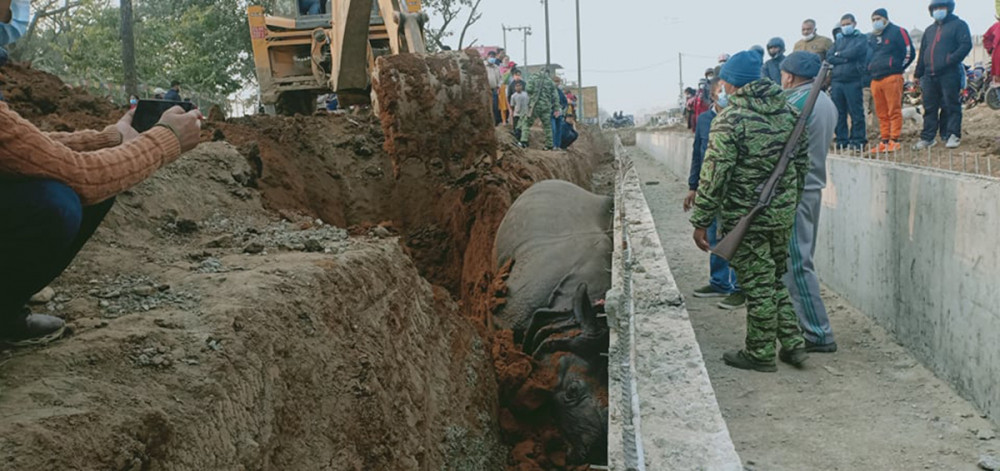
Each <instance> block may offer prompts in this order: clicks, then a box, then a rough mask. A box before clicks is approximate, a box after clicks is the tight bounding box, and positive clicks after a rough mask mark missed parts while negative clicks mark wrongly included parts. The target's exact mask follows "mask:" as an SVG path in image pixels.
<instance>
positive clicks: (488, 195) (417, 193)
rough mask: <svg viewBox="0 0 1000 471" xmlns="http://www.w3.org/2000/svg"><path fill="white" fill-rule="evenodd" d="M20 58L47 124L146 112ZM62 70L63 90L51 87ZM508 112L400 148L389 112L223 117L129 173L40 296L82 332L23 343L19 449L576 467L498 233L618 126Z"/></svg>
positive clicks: (16, 378)
mask: <svg viewBox="0 0 1000 471" xmlns="http://www.w3.org/2000/svg"><path fill="white" fill-rule="evenodd" d="M8 68H9V66H8ZM8 68H5V69H4V71H3V72H4V74H5V75H4V77H3V83H2V88H0V89H2V90H3V92H4V93H5V94H6V95H7V96H8V98H9V99H10V98H11V95H13V98H14V99H12V100H11V104H12V106H13V107H14V109H15V110H24V112H25V114H26V115H27V116H28V117H29V118H30V119H32V120H33V121H34V122H35V123H36V124H37V125H39V126H40V127H42V128H43V129H50V130H75V129H83V128H93V127H101V126H103V125H106V124H108V123H110V122H114V121H115V120H116V119H117V118H118V117H119V115H120V114H121V113H122V112H123V111H120V110H115V109H114V107H113V106H111V105H110V104H108V103H105V102H104V101H102V100H101V99H96V98H89V97H87V96H86V95H85V94H82V92H79V91H76V90H72V89H69V88H66V87H65V86H63V85H62V84H61V83H59V82H58V79H55V78H54V77H51V76H47V75H45V74H41V73H39V72H37V71H33V70H31V69H28V68H25V67H22V66H18V67H15V68H13V69H11V70H8ZM50 82H51V83H50ZM37 84H42V85H44V86H42V85H37ZM45 91H49V92H50V95H48V96H49V97H50V98H49V99H50V100H52V101H53V102H54V103H55V106H54V107H51V106H44V107H39V106H36V98H37V97H38V96H40V95H39V94H41V93H43V92H45ZM87 103H90V104H89V105H88V104H87ZM75 113H80V114H79V115H77V114H75ZM67 116H69V117H71V119H69V120H67ZM57 121H58V122H57ZM60 122H61V123H64V124H65V125H64V126H62V125H60V124H59V123H60ZM60 126H62V127H60ZM495 136H496V137H495V139H496V142H497V143H498V144H497V149H498V150H497V152H496V154H495V155H493V156H489V158H483V159H477V158H473V159H472V160H471V161H469V160H468V159H460V160H461V162H460V164H456V162H444V161H441V159H435V158H425V159H419V158H410V159H406V160H405V161H401V162H398V164H397V165H394V163H396V162H394V161H393V159H392V157H390V155H389V154H387V153H386V151H385V148H384V146H383V140H384V137H383V134H382V128H381V126H380V123H379V122H378V121H377V120H376V118H374V117H358V116H346V115H329V116H314V117H301V116H300V117H294V118H284V117H251V118H243V119H237V120H232V121H230V122H210V123H207V124H206V129H205V133H204V140H205V141H206V143H204V144H203V145H202V146H201V147H199V148H198V149H197V150H195V151H194V152H191V153H189V154H187V155H185V156H184V157H183V158H182V159H180V160H179V161H178V162H176V163H174V164H172V165H171V166H169V167H167V168H165V169H162V170H161V171H160V172H159V173H157V175H156V176H154V177H153V178H152V179H150V180H149V181H147V182H146V183H143V184H142V185H140V186H138V187H136V188H135V189H133V190H130V191H128V192H126V193H124V194H122V195H120V196H119V198H118V202H117V204H116V206H115V209H114V210H113V211H112V213H111V214H110V215H109V217H108V219H107V221H106V222H105V224H104V225H102V227H101V229H100V230H99V231H98V233H97V235H96V236H95V238H94V239H93V240H92V241H91V242H90V243H89V244H88V245H87V246H86V247H85V249H84V251H83V252H82V253H81V255H80V257H78V259H77V260H76V261H75V262H74V264H73V266H72V267H71V268H70V269H69V270H68V271H67V273H66V274H65V275H64V276H62V277H61V278H60V279H59V280H57V282H56V283H55V284H54V286H53V287H54V288H55V291H56V295H55V297H54V299H53V300H52V301H51V302H49V303H48V304H46V305H42V306H36V307H35V309H36V310H38V311H49V312H53V313H56V314H59V315H63V316H65V317H66V318H67V320H68V321H70V323H71V325H72V327H73V328H74V331H75V335H74V336H73V337H71V338H69V339H66V340H64V341H61V342H58V343H56V344H54V345H51V346H48V347H45V348H40V349H35V350H20V351H5V352H0V378H2V381H0V384H2V385H3V386H2V387H0V421H2V422H3V423H4V424H5V426H4V427H0V462H3V463H5V466H10V467H12V469H52V468H59V469H87V468H99V469H136V470H138V469H366V470H367V469H461V470H477V469H483V470H495V469H502V468H504V467H506V466H510V467H511V468H510V469H518V470H528V469H560V464H561V463H564V453H563V452H562V451H561V450H560V449H559V443H560V440H559V436H558V433H557V432H556V431H555V429H554V428H552V427H550V426H549V427H548V428H545V427H546V426H545V425H544V420H545V419H544V414H542V413H538V414H534V416H535V417H539V419H538V423H540V424H543V425H539V428H538V430H535V428H533V427H532V425H533V424H530V423H524V422H523V420H524V415H523V414H519V417H518V418H517V419H516V420H515V419H514V414H513V413H511V412H510V411H511V410H523V409H524V408H529V409H530V410H534V411H544V409H543V407H544V404H545V402H546V400H547V398H548V395H547V392H548V391H550V390H551V387H552V385H553V383H552V378H553V377H554V376H552V373H551V371H550V370H549V369H548V368H547V367H546V365H538V364H532V363H531V362H530V361H529V362H528V364H525V363H524V360H525V359H526V358H525V357H523V356H520V355H518V351H517V347H516V346H514V345H513V344H512V343H510V344H506V350H504V348H502V347H501V346H502V345H505V343H504V340H503V339H504V338H506V337H505V336H506V335H507V334H506V333H504V332H499V333H495V332H493V331H492V330H491V329H490V325H491V324H490V315H491V312H492V311H493V309H494V308H495V307H496V306H497V304H498V303H501V302H502V292H503V288H502V286H503V283H502V280H501V279H499V278H498V277H497V276H496V267H494V266H493V261H492V251H493V235H494V234H495V231H496V228H497V227H498V226H499V224H500V221H501V220H502V218H503V215H504V214H505V212H506V210H507V208H508V207H509V206H510V204H511V203H512V202H513V200H514V199H515V198H516V197H517V195H519V194H520V193H521V192H522V191H524V190H525V189H527V188H528V187H529V186H530V185H531V184H532V183H533V182H535V181H538V180H541V179H546V178H562V179H566V180H569V181H572V182H574V183H577V184H578V185H582V186H585V187H586V186H588V185H589V184H590V183H591V174H592V171H593V170H594V169H595V168H596V167H597V166H598V165H599V164H601V163H602V162H603V163H604V164H607V163H608V162H609V161H610V158H609V157H610V155H609V153H608V151H607V150H608V146H607V143H606V141H604V140H603V138H602V137H601V136H599V135H591V134H585V135H584V136H583V137H582V138H581V140H580V141H579V143H578V144H577V146H576V147H575V149H574V150H572V151H570V152H568V153H552V152H543V151H540V150H535V149H520V148H518V147H516V146H515V145H514V142H513V138H512V136H510V134H509V132H507V131H506V130H505V129H503V128H498V129H497V130H496V131H495ZM540 140H541V138H540V135H539V136H537V138H536V139H535V141H536V142H539V141H540ZM208 141H226V142H208ZM394 169H395V171H394ZM494 335H497V336H499V337H497V340H496V341H494ZM502 351H507V352H509V353H510V354H509V355H502V354H500V352H502ZM494 353H496V355H494ZM507 360H509V362H508V361H507ZM508 363H509V364H508ZM517 369H520V371H521V373H520V376H517V375H515V377H513V378H512V379H510V380H508V379H509V375H508V373H507V372H508V371H509V370H517ZM525 370H528V371H527V372H525ZM498 375H499V379H500V382H502V383H503V385H502V386H500V387H498V382H497V379H498ZM515 384H516V390H515V393H514V394H513V395H509V392H510V389H511V388H515V386H514V385H515ZM501 389H503V391H505V392H504V393H501V392H500V390H501ZM501 394H504V396H503V397H504V400H503V402H502V401H501V400H500V396H501ZM532 408H533V409H532ZM529 416H531V415H530V414H529ZM512 449H513V450H514V451H513V452H512V451H511V450H512ZM518 450H519V451H518ZM561 453H562V455H561ZM561 456H562V458H561Z"/></svg>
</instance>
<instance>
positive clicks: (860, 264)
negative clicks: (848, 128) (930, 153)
mask: <svg viewBox="0 0 1000 471" xmlns="http://www.w3.org/2000/svg"><path fill="white" fill-rule="evenodd" d="M691 141H692V139H691V138H690V137H688V136H687V135H684V134H677V133H639V135H638V136H637V145H638V146H639V147H640V148H642V149H644V150H646V151H647V152H649V153H650V154H651V155H653V156H655V157H656V158H657V159H658V160H660V161H661V162H663V163H664V164H666V165H667V166H668V167H669V168H670V169H671V170H672V171H673V172H674V173H676V174H677V175H678V176H683V177H685V178H686V176H687V174H688V173H687V172H688V170H687V168H688V166H689V165H690V150H688V149H690V144H691ZM685 147H687V148H688V149H685ZM827 170H828V175H829V179H830V182H829V185H828V187H827V189H826V191H825V192H824V194H823V210H822V211H823V213H822V217H821V218H820V233H819V240H818V244H817V253H816V264H817V269H818V270H819V274H820V276H821V278H822V280H823V282H824V283H825V284H826V285H827V286H829V287H830V288H831V289H833V290H834V291H836V292H838V293H840V294H842V295H843V296H844V297H845V298H847V299H848V301H850V302H851V304H853V305H855V306H856V307H857V308H859V309H860V310H861V311H862V312H865V313H867V314H868V315H869V316H871V317H873V318H874V319H875V320H876V321H878V322H879V323H880V324H881V325H883V326H884V327H886V329H887V330H889V331H890V332H892V333H893V335H895V337H896V338H897V339H898V340H899V341H900V342H901V343H902V344H903V345H905V346H906V347H908V348H909V349H910V350H911V351H913V353H914V355H915V356H916V357H917V358H919V359H920V360H921V361H922V362H923V363H924V364H925V365H927V366H928V367H929V368H931V369H932V370H933V371H934V372H935V373H936V374H937V375H938V376H940V377H942V378H945V379H946V380H948V381H949V382H951V383H952V384H953V385H954V386H955V387H956V389H958V391H959V392H960V393H962V394H963V395H964V396H966V397H967V398H969V399H970V400H972V401H973V402H974V403H975V404H976V405H978V406H979V407H980V408H981V409H983V410H984V411H986V412H987V413H988V414H989V415H990V416H991V417H993V419H994V421H996V420H997V419H998V418H1000V235H998V234H1000V182H998V181H996V180H994V179H984V178H979V177H971V176H967V175H959V174H953V173H950V172H942V171H934V170H927V169H921V168H917V167H911V166H899V165H894V164H891V163H883V162H873V161H868V160H859V159H850V158H842V157H837V156H831V157H830V158H829V160H828V162H827ZM839 340H840V341H842V342H850V339H843V338H841V339H839Z"/></svg>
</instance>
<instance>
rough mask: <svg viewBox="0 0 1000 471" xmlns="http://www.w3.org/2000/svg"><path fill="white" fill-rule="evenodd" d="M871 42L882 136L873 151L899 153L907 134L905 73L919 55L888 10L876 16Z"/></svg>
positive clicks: (877, 111)
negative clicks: (904, 96) (904, 100)
mask: <svg viewBox="0 0 1000 471" xmlns="http://www.w3.org/2000/svg"><path fill="white" fill-rule="evenodd" d="M869 41H870V42H871V48H872V51H873V52H872V58H871V61H870V62H869V63H868V72H869V73H870V74H871V77H872V97H873V98H874V99H875V114H876V115H878V120H879V125H880V127H881V129H880V131H881V134H882V143H881V144H879V146H878V147H876V148H875V149H874V150H873V151H874V152H879V153H884V152H895V151H897V150H899V149H900V147H901V146H900V144H899V137H900V134H902V132H903V71H905V70H906V68H907V67H909V66H910V63H912V62H913V59H914V58H915V57H916V52H915V51H914V49H913V41H911V40H910V35H909V34H908V33H907V32H906V30H905V29H903V28H900V27H899V26H896V25H894V24H892V23H890V22H889V13H888V12H887V11H886V10H885V8H879V9H878V10H875V12H874V13H872V34H871V39H870V40H869Z"/></svg>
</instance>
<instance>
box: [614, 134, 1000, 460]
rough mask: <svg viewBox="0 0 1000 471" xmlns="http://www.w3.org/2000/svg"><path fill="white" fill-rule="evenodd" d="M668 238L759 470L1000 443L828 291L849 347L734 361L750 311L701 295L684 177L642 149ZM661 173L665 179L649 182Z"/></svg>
mask: <svg viewBox="0 0 1000 471" xmlns="http://www.w3.org/2000/svg"><path fill="white" fill-rule="evenodd" d="M630 152H631V153H632V156H633V158H634V159H635V164H636V168H637V169H638V171H639V174H640V176H641V179H642V180H643V181H644V182H646V185H645V187H644V190H645V194H646V199H647V200H648V202H649V205H650V208H651V209H652V212H653V217H654V219H655V220H656V224H657V228H658V230H659V233H660V239H661V242H662V243H663V247H664V249H665V251H666V255H667V258H668V259H669V261H670V266H671V269H672V271H673V274H674V276H675V278H676V279H677V284H678V286H679V287H680V289H681V291H682V292H684V293H687V295H686V296H685V301H686V303H687V307H688V310H689V311H690V313H691V322H692V323H693V325H694V328H695V332H696V333H697V336H698V342H699V344H700V345H701V349H702V353H703V354H704V356H705V362H706V365H707V367H708V371H709V374H710V376H711V379H712V384H713V386H714V387H715V391H716V394H717V396H718V400H719V404H720V406H721V408H722V413H723V416H724V417H725V419H726V422H727V423H728V425H729V429H730V433H731V435H732V437H733V441H734V443H735V444H736V448H737V451H738V452H739V454H740V457H741V458H742V459H743V460H744V463H745V464H746V465H747V468H748V469H756V470H767V471H771V470H801V469H829V470H859V469H878V470H913V469H933V470H970V471H971V470H975V469H979V468H978V467H977V466H976V463H977V462H978V460H979V457H980V455H981V454H983V453H992V454H994V455H995V454H997V452H998V451H1000V442H998V440H997V439H996V438H990V439H984V440H981V439H980V437H983V438H985V437H990V436H995V435H996V431H995V428H994V427H993V426H992V425H991V423H990V421H989V420H987V419H986V418H984V417H981V416H980V412H978V411H977V410H976V409H975V408H974V407H973V406H972V405H971V404H970V403H969V402H967V401H965V400H964V399H962V398H961V397H959V396H958V394H957V393H956V392H955V391H954V390H953V389H951V388H950V387H949V386H948V384H946V383H945V382H943V381H941V380H940V379H938V378H936V377H935V376H934V375H933V374H932V373H931V372H930V371H929V370H927V369H926V368H924V367H923V366H922V365H920V364H919V363H918V362H917V361H916V360H915V359H914V358H913V356H912V355H910V354H909V353H908V352H907V351H906V350H905V349H904V348H903V347H901V346H899V345H897V344H896V343H895V342H894V341H893V340H892V338H891V337H889V336H888V335H887V334H886V332H885V331H884V330H883V329H882V328H880V327H879V326H877V325H875V324H874V322H872V321H871V320H870V319H869V318H868V317H866V316H865V315H863V314H862V313H861V312H858V311H857V310H856V309H854V308H852V307H851V306H850V305H848V304H847V303H846V302H845V301H844V300H843V299H841V298H840V297H839V296H837V295H836V294H835V293H832V292H829V291H826V290H824V293H823V295H824V299H825V301H826V303H827V307H828V308H829V310H830V317H831V319H832V322H833V327H834V331H835V332H836V334H837V338H838V343H839V345H840V351H839V352H838V353H835V354H832V355H821V354H813V355H812V356H811V357H810V360H809V363H808V365H807V367H806V368H805V369H804V370H802V371H798V370H794V369H792V368H790V367H787V366H786V365H784V364H781V363H779V365H780V366H779V371H778V373H776V374H763V373H752V372H744V371H739V370H735V369H732V368H730V367H728V366H725V365H724V364H723V362H722V353H723V352H725V351H726V350H730V349H736V348H738V347H740V346H741V345H742V341H743V336H744V332H745V330H744V329H745V320H744V316H745V311H743V310H740V311H736V312H730V311H725V310H722V309H719V308H717V307H716V306H715V303H716V302H718V299H716V300H714V301H712V300H702V299H697V298H695V297H693V296H691V295H690V293H691V292H692V291H693V290H694V289H696V288H699V287H701V286H703V285H705V284H706V283H707V281H708V256H707V255H705V254H704V253H702V252H700V251H699V250H698V249H697V248H696V247H695V246H694V242H693V241H692V240H691V232H692V230H691V227H690V224H689V223H688V222H687V217H686V215H685V214H684V213H683V211H682V210H681V201H682V200H683V198H684V195H685V194H686V192H687V185H686V178H685V179H683V180H682V179H679V178H677V177H676V176H674V175H673V174H671V173H670V172H669V170H667V169H666V168H664V167H661V166H659V165H658V164H656V163H654V162H653V161H652V160H651V159H650V158H649V157H648V156H647V155H646V154H645V153H643V152H642V151H641V150H639V149H637V148H631V149H630ZM650 183H655V184H650Z"/></svg>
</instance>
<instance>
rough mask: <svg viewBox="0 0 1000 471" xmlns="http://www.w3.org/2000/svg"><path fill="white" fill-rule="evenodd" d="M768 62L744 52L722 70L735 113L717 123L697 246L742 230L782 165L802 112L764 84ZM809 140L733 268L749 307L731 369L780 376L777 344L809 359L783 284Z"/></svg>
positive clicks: (784, 356)
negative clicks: (715, 231) (716, 234)
mask: <svg viewBox="0 0 1000 471" xmlns="http://www.w3.org/2000/svg"><path fill="white" fill-rule="evenodd" d="M763 62H764V58H763V56H762V55H761V54H760V53H759V52H755V51H745V52H741V53H739V54H737V55H735V56H733V58H732V59H730V60H729V61H728V62H726V64H725V65H724V66H723V67H722V70H721V71H720V72H719V77H720V78H721V79H722V81H723V87H725V92H726V95H727V96H728V97H729V98H728V101H729V106H727V107H726V108H724V109H723V110H722V112H721V113H719V115H718V116H717V117H716V118H715V121H713V123H712V128H711V132H710V134H709V145H708V150H707V151H706V153H705V161H704V163H703V165H702V170H701V179H700V180H701V184H700V185H699V187H698V194H697V196H696V197H695V207H694V211H693V214H692V216H691V223H692V224H693V225H694V227H695V231H694V239H695V243H696V244H697V245H698V247H699V248H700V249H702V250H704V251H708V250H709V248H710V247H709V244H708V240H707V228H708V226H709V225H711V224H712V220H713V219H715V218H717V217H718V218H719V221H720V223H721V224H720V225H721V228H722V232H723V233H726V232H729V231H731V230H732V229H733V227H735V226H736V223H737V222H738V221H739V219H740V218H741V217H743V216H745V215H746V214H747V213H749V212H750V210H751V209H752V208H753V207H754V206H755V205H756V203H757V201H758V199H759V197H760V191H761V187H763V185H764V183H765V182H766V181H767V179H768V178H770V176H771V173H772V172H773V171H774V168H775V167H776V166H777V164H778V161H779V160H780V159H781V154H782V151H783V150H784V147H785V144H786V142H787V141H788V139H789V138H790V137H791V134H792V130H793V129H794V128H795V123H796V121H797V120H798V115H799V113H798V112H797V111H796V110H795V109H794V108H792V106H791V105H789V104H788V102H787V101H786V98H785V95H784V94H783V93H782V90H781V87H780V86H779V85H778V84H776V83H774V82H772V81H770V80H766V79H761V66H762V65H763ZM808 149H809V147H808V136H807V134H806V133H803V135H802V137H801V139H800V142H799V145H798V148H797V150H796V153H795V156H794V158H793V159H792V163H791V165H789V167H788V170H787V171H786V172H785V174H784V175H783V176H782V178H781V180H780V181H779V185H778V191H777V194H776V196H775V197H774V199H773V200H772V202H771V205H770V206H769V207H768V208H767V209H765V210H764V211H763V212H761V213H760V215H759V216H758V217H757V219H755V220H754V222H753V224H752V225H751V227H750V230H749V231H748V232H747V235H746V238H744V239H743V243H742V244H741V245H740V247H739V250H737V252H736V255H735V256H734V257H733V259H732V260H731V261H730V264H731V266H732V267H733V269H734V270H736V275H737V277H738V278H739V280H740V284H741V285H742V289H743V293H744V294H745V295H746V300H747V329H746V330H747V332H746V346H745V348H744V349H742V350H739V351H732V352H727V353H726V354H725V355H723V360H724V361H725V362H726V364H727V365H729V366H732V367H735V368H740V369H745V370H756V371H762V372H773V371H777V366H776V364H775V345H774V344H775V340H778V341H780V342H781V351H780V354H779V355H778V357H779V358H780V359H781V361H783V362H785V363H788V364H791V365H794V366H800V365H802V363H803V362H804V361H805V360H806V358H807V357H808V354H807V353H806V350H805V340H804V339H803V338H802V331H801V330H800V329H799V322H798V318H797V317H796V315H795V309H794V308H793V306H792V302H791V298H790V297H789V293H788V288H786V287H785V285H784V283H782V281H781V279H782V276H783V275H784V274H785V271H786V270H787V260H788V244H789V240H790V237H791V233H792V225H793V224H794V222H795V209H796V207H797V206H798V204H799V200H800V199H801V195H802V190H803V187H804V185H805V178H806V175H807V174H808V173H809V154H808Z"/></svg>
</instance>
